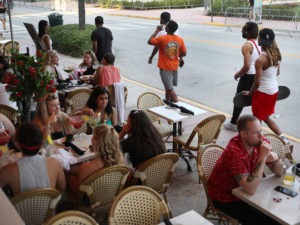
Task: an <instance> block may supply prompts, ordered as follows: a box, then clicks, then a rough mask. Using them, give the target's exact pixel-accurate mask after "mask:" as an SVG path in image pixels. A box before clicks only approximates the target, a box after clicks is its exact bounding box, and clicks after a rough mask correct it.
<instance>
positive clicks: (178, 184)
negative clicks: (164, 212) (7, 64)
mask: <svg viewBox="0 0 300 225" xmlns="http://www.w3.org/2000/svg"><path fill="white" fill-rule="evenodd" d="M92 10H95V9H92ZM103 11H105V13H106V14H115V15H120V16H135V17H138V16H143V17H147V18H152V19H159V16H160V13H161V11H162V10H149V11H133V10H101V13H103ZM166 11H169V12H170V13H171V15H172V18H173V19H174V20H177V21H185V22H191V23H201V22H205V21H208V22H209V19H208V18H207V17H206V16H203V15H202V12H201V10H200V9H199V8H193V9H170V10H166ZM89 12H90V10H88V13H89ZM18 41H19V42H20V43H21V46H28V47H30V53H31V54H34V52H35V46H34V44H33V42H32V40H31V39H30V37H29V38H28V39H27V38H23V39H22V40H18ZM23 51H25V49H21V52H23ZM59 59H60V66H61V67H62V65H79V63H80V62H81V60H82V59H78V58H72V57H70V56H66V55H62V54H59ZM61 71H62V70H61ZM62 73H64V72H63V71H62ZM157 79H158V82H160V81H159V80H160V78H159V75H158V73H157ZM123 82H124V84H125V85H126V86H127V88H128V99H127V103H126V117H125V118H127V115H128V113H129V112H130V110H132V109H136V105H137V99H138V96H139V95H141V94H142V93H144V92H149V91H150V92H154V93H156V94H157V95H159V96H160V97H161V98H164V90H163V86H161V89H157V88H153V87H150V86H147V85H145V84H141V83H139V82H137V81H134V80H130V79H128V78H126V77H123ZM179 85H180V84H179ZM179 99H180V101H185V102H187V103H189V104H192V105H195V106H197V107H200V108H202V109H204V110H206V111H207V113H205V114H203V115H201V116H198V117H192V118H191V119H189V120H186V121H184V122H183V127H184V132H185V133H189V132H191V130H192V129H193V128H194V127H195V126H196V124H198V123H199V122H200V121H201V120H203V119H204V118H206V117H208V116H210V115H213V114H216V113H221V114H224V115H226V116H227V117H228V115H227V114H225V113H223V112H220V111H218V110H217V109H213V108H209V107H207V106H205V105H202V104H200V103H198V102H193V101H191V100H189V99H184V98H181V97H180V96H179ZM236 134H237V133H235V132H231V131H227V130H225V129H224V128H223V129H222V131H221V133H220V136H219V138H218V141H217V144H219V145H221V146H223V147H225V146H226V145H227V143H228V141H229V139H230V138H231V137H233V136H234V135H236ZM291 144H293V145H294V152H293V156H294V158H295V159H296V160H298V161H299V160H300V153H298V152H297V150H298V149H300V143H298V142H295V141H291ZM190 163H191V166H192V172H189V171H187V168H186V164H185V162H184V161H183V160H181V159H180V161H179V163H178V166H177V168H176V171H175V173H174V175H173V179H172V183H171V186H170V188H169V191H168V200H169V203H170V206H171V209H172V213H173V216H176V215H179V214H182V213H184V212H186V211H188V210H191V209H194V210H195V211H196V212H198V213H200V214H202V213H203V212H204V210H205V207H206V197H205V192H204V189H203V187H202V185H201V184H199V183H198V174H197V169H196V164H195V160H194V159H190Z"/></svg>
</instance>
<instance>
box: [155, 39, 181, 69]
mask: <svg viewBox="0 0 300 225" xmlns="http://www.w3.org/2000/svg"><path fill="white" fill-rule="evenodd" d="M151 44H152V45H156V46H158V49H159V57H158V63H157V66H158V67H159V68H160V69H163V70H169V71H174V70H177V69H178V65H179V55H180V53H182V52H186V47H185V45H184V42H183V39H182V38H181V37H179V36H177V35H170V34H167V35H164V36H160V37H157V38H152V39H151Z"/></svg>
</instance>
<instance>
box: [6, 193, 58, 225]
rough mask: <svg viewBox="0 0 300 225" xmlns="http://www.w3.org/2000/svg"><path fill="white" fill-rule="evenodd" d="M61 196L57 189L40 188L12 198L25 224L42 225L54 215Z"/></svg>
mask: <svg viewBox="0 0 300 225" xmlns="http://www.w3.org/2000/svg"><path fill="white" fill-rule="evenodd" d="M60 198H61V194H60V192H59V191H57V190H56V189H52V188H39V189H33V190H30V191H26V192H23V193H21V194H19V195H17V196H15V197H14V198H12V199H11V202H12V204H13V205H14V207H15V208H16V210H17V212H18V213H19V215H20V216H21V217H22V219H23V220H24V222H25V224H30V225H41V224H43V223H44V222H45V221H47V220H48V219H49V218H50V217H51V216H53V214H54V211H55V207H56V205H57V203H58V201H59V200H60Z"/></svg>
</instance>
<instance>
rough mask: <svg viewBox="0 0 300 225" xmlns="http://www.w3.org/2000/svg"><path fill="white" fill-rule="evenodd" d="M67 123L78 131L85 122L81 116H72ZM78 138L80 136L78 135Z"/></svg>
mask: <svg viewBox="0 0 300 225" xmlns="http://www.w3.org/2000/svg"><path fill="white" fill-rule="evenodd" d="M69 121H70V124H71V125H73V127H74V128H75V129H80V128H81V127H82V125H83V124H84V123H85V120H84V119H83V118H82V116H72V117H70V119H69ZM78 136H80V133H79V134H78Z"/></svg>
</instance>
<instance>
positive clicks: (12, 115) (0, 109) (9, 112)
mask: <svg viewBox="0 0 300 225" xmlns="http://www.w3.org/2000/svg"><path fill="white" fill-rule="evenodd" d="M0 113H2V114H3V115H4V116H6V117H7V118H8V119H9V120H10V121H11V122H12V123H13V124H16V123H17V116H18V112H17V110H15V109H14V108H12V107H10V106H8V105H2V104H0Z"/></svg>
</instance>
